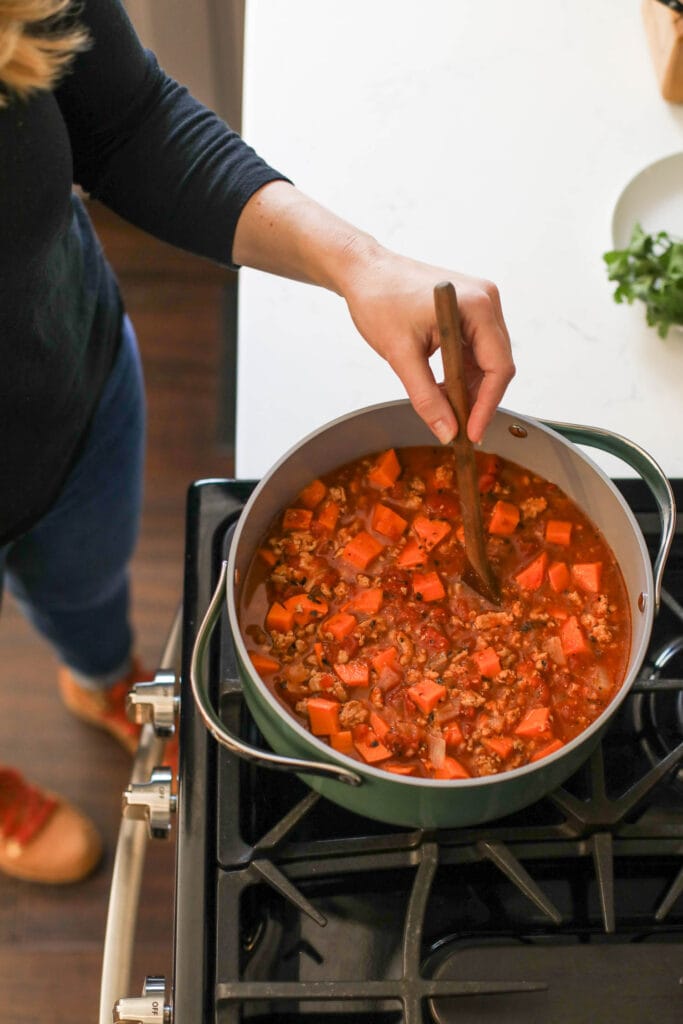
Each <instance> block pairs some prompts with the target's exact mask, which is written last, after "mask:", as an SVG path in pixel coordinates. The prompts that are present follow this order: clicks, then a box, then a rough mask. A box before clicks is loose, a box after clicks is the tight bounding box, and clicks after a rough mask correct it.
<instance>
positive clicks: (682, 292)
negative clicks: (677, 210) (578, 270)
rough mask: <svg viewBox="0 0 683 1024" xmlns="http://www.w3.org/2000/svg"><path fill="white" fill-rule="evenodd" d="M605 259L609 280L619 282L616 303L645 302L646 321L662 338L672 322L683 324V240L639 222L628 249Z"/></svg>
mask: <svg viewBox="0 0 683 1024" xmlns="http://www.w3.org/2000/svg"><path fill="white" fill-rule="evenodd" d="M602 258H603V260H604V261H605V263H606V264H607V276H608V278H609V280H610V281H616V282H617V287H616V289H615V292H614V296H613V298H614V301H615V302H628V303H629V304H631V303H632V302H633V301H634V299H640V300H641V301H642V302H644V303H645V316H646V319H647V322H648V324H649V325H650V327H656V328H657V333H658V334H659V336H660V337H661V338H666V336H667V334H668V332H669V328H670V326H671V324H683V239H680V238H674V237H672V236H671V235H669V234H668V233H667V232H666V231H658V232H657V233H656V234H652V235H651V234H648V233H647V232H646V231H644V230H643V228H642V227H641V226H640V224H636V225H635V226H634V228H633V231H632V233H631V240H630V241H629V244H628V246H627V248H626V249H613V250H612V251H611V252H606V253H604V254H603V257H602Z"/></svg>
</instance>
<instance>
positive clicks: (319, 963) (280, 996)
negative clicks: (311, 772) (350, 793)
mask: <svg viewBox="0 0 683 1024" xmlns="http://www.w3.org/2000/svg"><path fill="white" fill-rule="evenodd" d="M617 484H618V486H619V487H620V489H621V490H622V492H623V493H624V495H625V497H626V499H627V500H628V502H629V503H630V505H631V506H632V508H633V509H634V511H635V512H636V515H637V518H638V520H639V522H640V524H641V528H642V529H643V532H644V534H645V537H646V540H647V541H648V546H649V547H651V550H652V552H653V553H654V550H655V548H656V545H657V539H658V519H657V515H656V511H655V507H654V503H653V502H652V499H651V498H650V496H649V492H647V489H646V487H645V485H644V484H643V483H642V482H641V481H639V480H624V481H617ZM673 486H674V491H675V494H676V499H677V501H678V502H679V503H680V502H681V501H682V500H683V481H674V482H673ZM253 487H254V483H253V482H250V481H224V480H215V481H205V482H200V483H198V484H196V485H195V486H194V487H193V488H192V489H191V491H190V495H189V502H188V529H187V548H186V551H187V554H186V558H187V562H186V583H185V595H184V623H183V633H184V636H183V650H184V655H183V661H184V665H183V673H182V678H183V680H187V679H189V656H190V652H191V650H192V645H193V641H194V636H195V634H196V630H197V627H198V624H199V621H200V619H201V618H202V616H203V613H204V611H205V610H206V608H207V606H208V603H209V600H210V597H211V592H212V589H213V586H214V584H215V579H216V575H217V572H218V569H219V566H220V562H221V560H222V559H223V558H224V557H225V556H226V553H227V546H228V545H229V541H230V532H231V526H232V524H233V523H234V522H235V521H236V519H237V518H238V516H239V513H240V510H241V508H242V506H243V504H244V502H245V501H246V499H247V497H248V496H249V494H250V493H251V490H252V489H253ZM679 507H680V506H679ZM665 590H666V593H665V600H664V603H663V606H662V610H661V612H660V615H659V616H658V618H657V620H656V622H655V626H654V629H653V635H652V643H651V648H650V652H649V654H648V659H647V663H646V664H645V665H644V666H643V669H642V671H641V678H640V679H639V681H638V683H637V684H636V687H635V688H634V690H635V691H637V692H634V693H633V694H632V695H631V696H629V698H628V699H627V700H626V701H625V702H624V704H623V705H622V707H621V708H620V709H619V712H618V714H617V715H616V716H615V718H614V719H613V721H612V723H611V724H610V728H609V731H608V732H607V734H606V736H605V738H604V740H603V742H602V744H601V746H600V747H599V748H598V749H597V751H596V752H595V753H594V755H593V756H592V757H591V759H590V760H589V761H588V762H587V763H586V764H585V765H584V766H583V768H582V769H581V770H580V771H579V772H577V773H576V775H574V776H573V777H572V778H571V779H570V780H569V781H568V782H567V783H566V784H565V785H564V786H563V787H562V788H561V789H560V790H558V791H556V792H555V793H553V794H551V795H550V796H549V797H547V798H546V799H544V800H542V801H539V802H538V803H537V804H534V805H533V806H531V807H530V808H527V809H525V810H523V811H521V812H518V813H517V814H515V815H512V816H510V817H509V818H506V819H501V820H498V821H494V822H490V823H488V824H486V825H484V826H477V827H475V828H469V829H458V830H442V831H424V830H420V829H405V828H398V827H395V826H391V825H386V824H381V823H378V822H374V821H370V820H368V819H366V818H361V817H359V816H357V815H354V814H352V813H351V812H347V811H344V810H342V809H340V808H339V807H337V806H336V805H332V804H331V803H329V802H328V801H327V800H326V799H324V798H323V797H319V796H318V795H317V794H315V793H313V792H312V791H310V790H309V789H308V788H307V787H306V786H305V785H304V784H303V783H302V782H300V781H299V780H298V779H297V778H296V777H294V776H291V775H289V774H284V773H281V772H273V771H267V770H264V769H260V768H254V767H252V766H248V765H246V764H245V763H243V762H241V761H238V760H236V759H235V758H234V756H233V755H232V754H230V753H229V752H228V751H227V750H226V749H225V748H223V747H219V746H218V745H217V744H216V743H215V741H214V740H213V739H212V738H211V737H210V736H209V735H208V733H207V732H206V730H205V728H204V725H203V724H202V722H201V721H200V720H199V716H198V715H197V714H196V711H195V709H194V706H193V702H192V696H191V693H190V692H189V688H188V687H187V686H185V685H184V684H183V685H184V690H185V691H187V692H183V694H182V697H183V701H182V712H181V726H180V728H181V733H180V740H181V742H180V750H181V764H180V772H181V785H180V794H179V801H180V803H179V816H178V858H177V883H176V934H175V939H174V954H175V955H174V961H175V963H174V994H173V1003H174V1020H175V1024H186V1022H188V1024H189V1022H192V1024H194V1022H196V1021H198V1020H202V1021H216V1022H221V1024H222V1022H226V1024H227V1022H233V1021H234V1022H239V1021H252V1022H260V1021H264V1022H265V1021H269V1022H275V1024H278V1022H282V1024H284V1022H292V1024H294V1022H299V1021H301V1022H303V1021H306V1022H311V1021H315V1022H316V1024H323V1022H327V1021H330V1022H331V1021H335V1022H340V1021H342V1020H343V1021H344V1022H350V1024H352V1022H355V1021H358V1022H361V1021H378V1022H382V1021H386V1022H387V1024H389V1022H396V1024H399V1022H403V1024H423V1022H429V1021H437V1022H439V1024H446V1022H450V1021H454V1022H458V1024H463V1022H467V1024H469V1022H470V1021H471V1022H475V1021H492V1020H496V1021H505V1022H506V1024H508V1022H509V1024H515V1022H516V1021H518V1020H519V1021H522V1020H523V1021H524V1022H525V1024H535V1022H539V1024H541V1022H542V1024H564V1022H568V1024H569V1022H572V1024H574V1022H584V1021H586V1022H587V1021H591V1022H594V1021H595V1022H602V1021H605V1022H609V1021H611V1020H613V1019H614V1020H616V1019H619V1021H620V1022H621V1024H630V1022H633V1024H636V1022H637V1024H641V1022H646V1021H656V1022H657V1024H669V1022H671V1024H673V1022H674V1021H676V1022H678V1021H680V1020H681V1019H683V985H682V984H681V978H682V976H683V866H682V865H683V860H682V856H681V855H682V854H683V768H679V764H681V763H682V762H683V692H682V690H681V685H682V684H681V679H682V678H683V653H682V652H683V639H681V638H683V608H682V607H681V603H682V602H683V527H682V526H681V524H680V523H679V525H678V529H677V534H676V538H675V541H674V546H673V549H672V552H671V555H670V557H669V561H668V563H667V571H666V576H665ZM209 679H210V688H211V690H212V699H213V701H214V705H215V706H216V707H217V708H218V709H219V711H220V715H221V717H222V719H223V720H224V722H225V723H226V724H227V725H228V726H229V727H230V728H231V729H232V730H233V731H236V732H238V733H239V734H240V735H241V736H242V737H243V738H245V739H247V740H248V742H250V743H252V744H254V745H265V744H264V743H263V740H262V739H261V737H260V736H259V735H258V731H257V730H256V727H255V725H254V724H253V721H252V720H251V718H250V716H249V713H248V711H247V710H246V708H245V706H244V702H243V700H242V696H241V688H240V684H239V681H238V674H237V669H236V663H235V656H234V651H233V649H232V644H231V640H230V634H229V630H228V627H227V622H226V621H224V622H223V624H222V627H221V630H220V633H219V635H218V636H217V637H216V640H215V643H214V645H213V648H212V650H211V652H210V670H209Z"/></svg>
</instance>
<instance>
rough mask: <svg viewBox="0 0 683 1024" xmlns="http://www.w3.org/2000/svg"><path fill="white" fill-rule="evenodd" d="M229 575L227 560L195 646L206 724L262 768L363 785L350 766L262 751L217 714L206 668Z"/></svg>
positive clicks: (196, 688) (198, 695)
mask: <svg viewBox="0 0 683 1024" xmlns="http://www.w3.org/2000/svg"><path fill="white" fill-rule="evenodd" d="M227 576H228V563H227V562H223V564H222V566H221V573H220V576H219V578H218V583H217V584H216V589H215V590H214V592H213V596H212V598H211V603H210V604H209V607H208V609H207V611H206V614H205V616H204V618H203V620H202V623H201V625H200V627H199V630H198V631H197V637H196V639H195V642H194V647H193V648H192V659H191V663H190V685H191V687H192V695H193V697H194V700H195V703H196V705H197V708H198V710H199V714H200V715H201V718H202V720H203V722H204V725H205V726H206V728H207V729H208V731H209V732H210V733H211V735H212V736H213V738H214V739H215V740H216V741H217V742H218V743H220V744H221V745H222V746H224V747H227V749H228V750H229V751H231V753H233V754H236V755H237V756H238V757H241V758H242V759H243V760H245V761H250V762H251V763H252V764H255V765H257V766H258V767H260V768H278V769H280V770H281V771H293V772H304V773H305V774H307V775H323V776H328V777H331V778H333V779H337V781H338V782H344V783H345V784H346V785H348V786H359V785H360V784H361V782H362V781H363V780H362V777H361V776H360V775H358V774H357V773H356V772H353V771H351V770H350V769H348V768H342V766H341V765H334V764H325V762H324V761H304V760H300V759H299V758H296V757H284V756H281V755H280V754H274V753H271V752H270V751H268V750H260V749H259V748H258V747H252V746H250V745H249V744H248V743H244V742H243V741H242V740H240V739H238V737H237V736H233V734H232V733H231V732H229V730H228V729H226V728H225V725H224V723H223V722H222V721H221V719H220V718H219V716H218V715H217V714H216V711H215V709H214V707H213V705H212V704H211V700H210V698H209V695H208V693H207V689H206V684H205V679H204V668H205V663H206V652H207V648H208V646H209V641H210V639H211V634H212V633H213V630H214V627H215V625H216V623H217V622H218V619H219V617H220V614H221V611H222V609H223V602H224V599H225V595H226V590H227Z"/></svg>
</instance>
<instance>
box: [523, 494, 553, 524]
mask: <svg viewBox="0 0 683 1024" xmlns="http://www.w3.org/2000/svg"><path fill="white" fill-rule="evenodd" d="M519 507H520V509H521V512H522V519H524V520H527V521H528V520H533V519H536V518H537V517H538V516H540V514H541V512H545V510H546V509H547V507H548V502H547V501H546V500H545V498H527V500H526V501H523V502H521V504H520V506H519Z"/></svg>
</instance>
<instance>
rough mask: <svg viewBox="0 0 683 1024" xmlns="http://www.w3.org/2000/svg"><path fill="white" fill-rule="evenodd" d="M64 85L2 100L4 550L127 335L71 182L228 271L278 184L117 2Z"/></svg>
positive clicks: (92, 1)
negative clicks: (243, 221)
mask: <svg viewBox="0 0 683 1024" xmlns="http://www.w3.org/2000/svg"><path fill="white" fill-rule="evenodd" d="M81 10H82V13H81V20H82V22H83V23H84V24H85V26H86V27H87V29H88V31H89V33H90V37H91V45H90V48H89V49H88V50H87V51H86V52H84V53H81V54H79V55H78V57H77V58H76V60H75V62H74V64H73V67H72V69H71V71H70V72H69V73H68V74H67V75H66V76H65V77H64V78H63V80H62V81H61V83H60V84H59V86H58V88H57V89H56V90H55V91H54V92H52V93H50V92H38V93H35V94H34V95H33V96H32V97H31V98H30V99H29V100H27V101H22V100H19V99H17V98H16V97H15V98H10V101H9V103H8V105H6V106H5V107H3V108H2V109H0V544H3V543H6V542H7V541H8V540H9V539H12V538H13V537H16V536H17V535H19V534H20V533H22V532H24V531H25V530H26V529H28V527H29V526H31V525H32V524H33V523H34V522H35V521H36V520H37V519H38V518H40V516H41V515H42V514H43V513H44V512H45V511H46V510H47V509H48V508H49V506H50V505H51V503H52V502H53V501H54V499H55V497H56V496H57V494H58V493H59V489H60V487H61V486H62V484H63V482H64V479H65V477H66V475H67V473H68V471H69V468H70V467H71V465H72V463H73V460H74V458H75V457H76V454H77V452H78V450H79V447H80V445H81V443H82V439H83V437H84V436H85V433H86V431H87V427H88V423H89V420H90V418H91V416H92V413H93V411H94V408H95V406H96V404H97V401H98V398H99V395H100V393H101V390H102V387H103V385H104V382H105V380H106V377H107V374H108V372H109V369H110V367H111V365H112V362H113V359H114V356H115V354H116V348H117V344H118V340H119V336H120V323H121V314H122V308H121V300H120V297H119V293H118V289H117V285H116V281H115V279H114V276H113V274H112V272H111V270H110V268H109V266H108V265H107V263H106V261H105V259H104V257H103V254H102V251H101V248H100V246H99V243H98V241H97V239H96V237H95V234H94V232H93V229H92V227H91V225H90V221H89V219H88V216H87V213H86V211H85V209H84V207H83V205H82V204H81V203H80V202H79V200H78V199H77V198H76V197H75V196H74V194H73V191H72V186H73V183H74V182H76V183H78V184H79V185H81V186H82V187H83V189H85V190H86V191H87V192H88V193H90V194H91V195H92V196H93V197H94V198H96V199H99V200H100V201H101V202H102V203H104V204H105V205H107V206H108V207H110V208H111V209H112V210H114V211H115V212H116V213H118V214H120V215H121V216H122V217H124V218H125V219H127V220H129V221H130V222H131V223H133V224H136V225H137V226H139V227H141V228H143V229H144V230H146V231H148V232H150V233H151V234H153V235H155V236H156V237H158V238H161V239H163V240H164V241H167V242H170V243H172V244H174V245H177V246H180V247H182V248H184V249H188V250H190V251H192V252H195V253H198V254H199V255H202V256H206V257H208V258H210V259H213V260H216V261H218V262H220V263H222V264H225V265H231V261H232V255H231V254H232V243H233V236H234V231H235V227H236V224H237V221H238V218H239V215H240V213H241V211H242V209H243V207H244V205H245V203H246V202H247V200H248V199H249V198H250V197H251V196H252V195H253V194H254V192H256V191H257V190H258V189H259V188H261V187H262V186H263V185H264V184H266V183H267V182H269V181H272V180H275V179H278V178H282V177H283V175H281V174H280V173H279V172H277V171H275V170H274V169H273V168H271V167H269V166H268V165H267V164H266V163H265V162H264V161H263V160H262V159H261V158H260V157H259V156H258V155H257V154H256V153H255V152H254V151H253V150H252V149H251V148H249V147H248V146H247V145H246V144H245V143H244V142H243V141H242V139H241V138H240V137H239V136H238V135H237V134H236V133H235V132H234V131H232V130H231V129H230V128H229V127H228V126H227V125H226V124H225V123H224V122H222V121H221V120H220V119H219V118H218V117H216V116H215V115H214V114H213V113H211V112H210V111H209V110H207V109H206V108H205V107H203V106H202V105H201V104H200V103H198V102H197V101H196V100H195V99H193V98H192V96H190V95H189V93H188V92H187V90H186V89H184V88H183V87H182V86H180V85H178V83H176V82H175V81H173V80H172V79H171V78H170V77H169V76H168V75H166V74H165V73H164V72H163V71H162V70H161V69H160V68H159V65H158V63H157V61H156V59H155V57H154V56H153V54H151V53H150V52H149V51H147V50H145V49H144V48H143V47H142V46H141V44H140V42H139V40H138V39H137V37H136V35H135V32H134V30H133V28H132V26H131V25H130V22H129V21H128V18H127V16H126V14H125V12H124V10H123V8H122V7H121V5H120V3H119V2H118V0H85V2H84V3H83V4H82V8H81Z"/></svg>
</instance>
